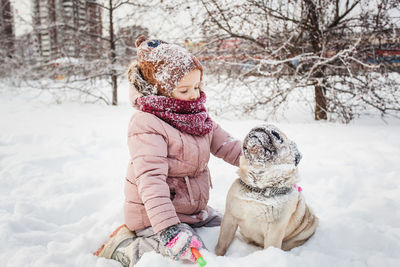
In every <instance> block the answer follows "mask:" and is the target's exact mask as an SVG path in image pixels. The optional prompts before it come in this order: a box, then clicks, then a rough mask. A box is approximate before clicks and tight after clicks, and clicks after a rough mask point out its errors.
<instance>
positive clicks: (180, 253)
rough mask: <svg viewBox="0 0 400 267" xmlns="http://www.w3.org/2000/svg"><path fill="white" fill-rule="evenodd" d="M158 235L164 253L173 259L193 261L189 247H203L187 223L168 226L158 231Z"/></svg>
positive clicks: (194, 260)
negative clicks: (163, 247)
mask: <svg viewBox="0 0 400 267" xmlns="http://www.w3.org/2000/svg"><path fill="white" fill-rule="evenodd" d="M159 236H160V242H161V244H162V245H164V246H165V252H166V254H167V255H168V256H169V257H170V258H172V259H174V260H189V261H191V262H194V263H195V262H196V259H195V257H194V255H193V254H192V251H191V248H196V249H200V248H202V247H203V243H202V242H201V239H200V237H199V236H198V235H197V234H196V233H195V232H194V231H193V229H192V228H191V227H190V226H188V225H187V224H182V223H181V224H177V225H173V226H170V227H168V228H167V229H165V230H164V231H162V232H160V234H159Z"/></svg>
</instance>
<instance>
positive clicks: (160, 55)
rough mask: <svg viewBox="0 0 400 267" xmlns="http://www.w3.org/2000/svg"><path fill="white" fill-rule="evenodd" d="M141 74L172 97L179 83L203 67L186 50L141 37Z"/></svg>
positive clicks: (139, 55) (138, 41)
mask: <svg viewBox="0 0 400 267" xmlns="http://www.w3.org/2000/svg"><path fill="white" fill-rule="evenodd" d="M136 47H137V55H138V60H139V68H140V72H141V74H142V75H143V78H144V79H145V80H146V81H147V82H149V83H150V84H152V85H154V86H156V87H157V90H158V92H159V93H160V94H162V95H166V96H170V95H171V93H172V90H174V89H175V88H176V86H177V85H178V82H179V81H180V80H181V79H182V78H183V76H185V75H186V74H188V73H189V72H190V71H192V70H194V69H198V70H200V71H201V76H200V79H202V78H203V66H202V65H201V64H200V62H199V61H198V60H197V58H196V57H194V56H193V55H192V54H190V53H189V51H187V50H186V49H185V48H183V47H181V46H179V45H176V44H169V43H167V42H164V41H162V40H148V39H147V38H146V37H145V36H143V35H141V36H139V37H138V38H137V39H136Z"/></svg>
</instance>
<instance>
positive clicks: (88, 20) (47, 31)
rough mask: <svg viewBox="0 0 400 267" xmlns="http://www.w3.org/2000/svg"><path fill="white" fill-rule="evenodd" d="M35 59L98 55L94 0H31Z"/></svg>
mask: <svg viewBox="0 0 400 267" xmlns="http://www.w3.org/2000/svg"><path fill="white" fill-rule="evenodd" d="M32 1H33V12H32V14H33V18H32V22H33V31H34V34H35V35H36V38H35V39H36V41H37V54H38V59H39V61H42V62H48V61H51V60H55V59H58V58H65V57H67V58H86V59H95V58H97V57H98V54H99V52H100V51H101V47H102V20H101V9H100V6H99V5H98V3H97V1H96V0H32Z"/></svg>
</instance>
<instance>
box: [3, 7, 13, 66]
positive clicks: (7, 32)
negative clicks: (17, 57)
mask: <svg viewBox="0 0 400 267" xmlns="http://www.w3.org/2000/svg"><path fill="white" fill-rule="evenodd" d="M14 49H15V27H14V19H13V13H12V8H11V3H10V0H0V63H1V62H3V61H4V57H8V58H11V57H12V56H13V54H14Z"/></svg>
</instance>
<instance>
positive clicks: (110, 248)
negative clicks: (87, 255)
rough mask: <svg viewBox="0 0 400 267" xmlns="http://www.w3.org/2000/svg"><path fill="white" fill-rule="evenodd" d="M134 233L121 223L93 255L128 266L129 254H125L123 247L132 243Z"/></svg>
mask: <svg viewBox="0 0 400 267" xmlns="http://www.w3.org/2000/svg"><path fill="white" fill-rule="evenodd" d="M135 238H136V235H135V234H134V233H133V232H132V231H130V230H129V229H128V227H126V225H125V224H124V225H121V226H120V227H118V228H117V229H116V230H115V231H114V232H113V233H112V234H111V235H110V240H108V242H107V243H105V244H103V245H102V246H101V247H100V248H99V249H98V250H97V251H96V252H95V253H93V254H94V255H96V256H98V257H103V258H106V259H113V260H117V261H119V262H120V263H121V264H122V265H123V266H125V267H128V266H129V264H130V258H129V255H126V253H125V248H126V247H127V246H128V245H129V244H131V243H132V241H133V240H134V239H135Z"/></svg>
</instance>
